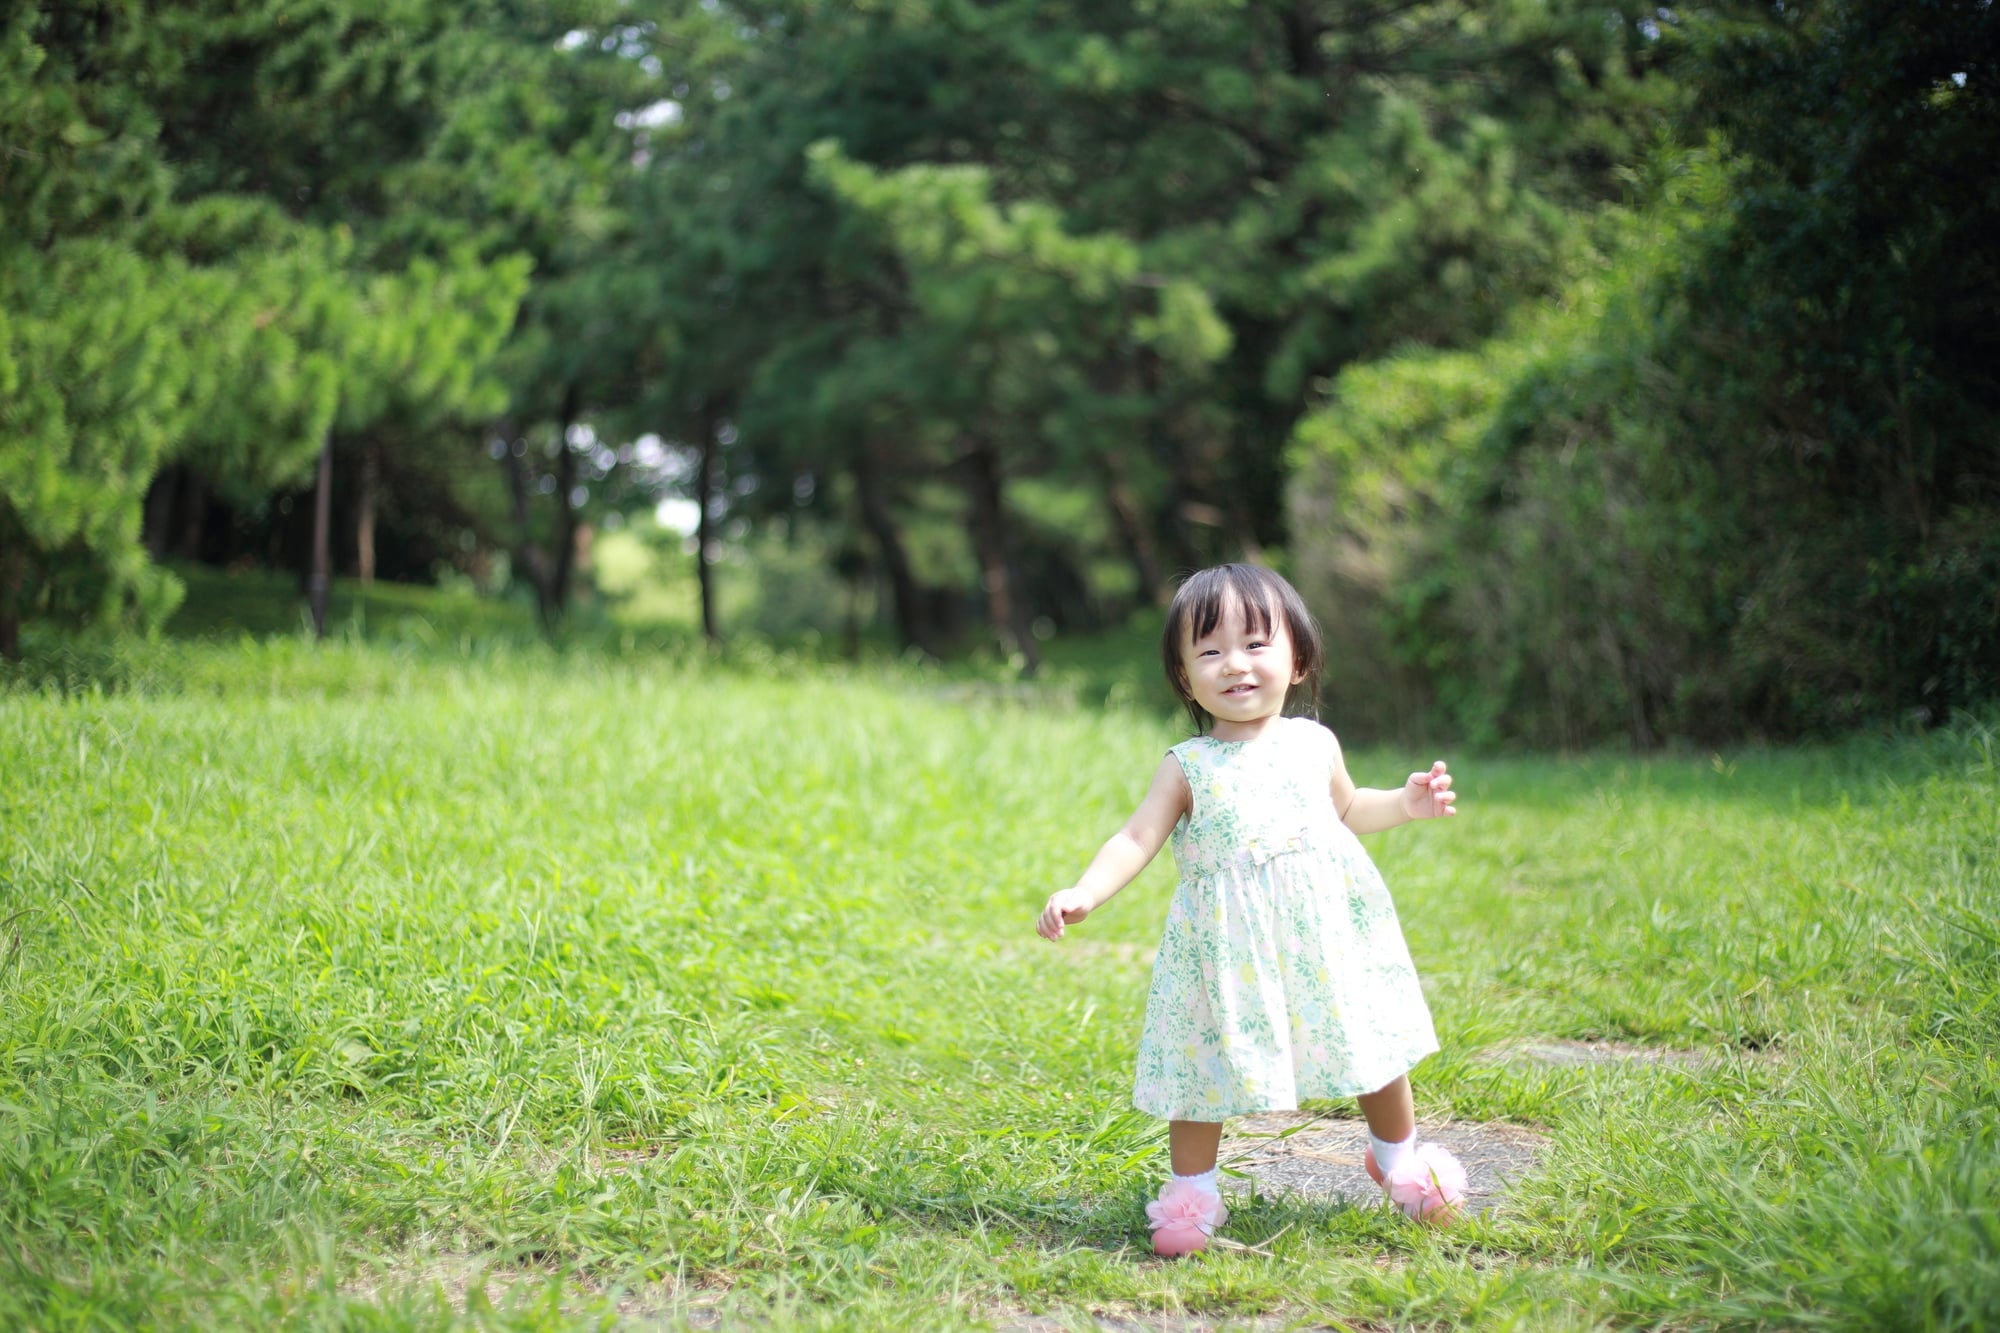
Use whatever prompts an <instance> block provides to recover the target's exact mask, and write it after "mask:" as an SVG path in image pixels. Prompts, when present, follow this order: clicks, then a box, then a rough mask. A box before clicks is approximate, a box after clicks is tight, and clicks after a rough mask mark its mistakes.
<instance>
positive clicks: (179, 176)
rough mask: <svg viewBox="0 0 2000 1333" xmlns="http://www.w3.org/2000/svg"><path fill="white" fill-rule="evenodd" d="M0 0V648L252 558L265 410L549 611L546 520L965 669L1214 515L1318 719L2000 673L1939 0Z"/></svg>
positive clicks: (848, 638) (155, 615)
mask: <svg viewBox="0 0 2000 1333" xmlns="http://www.w3.org/2000/svg"><path fill="white" fill-rule="evenodd" d="M0 13H4V14H5V18H4V20H0V145H4V149H5V151H4V152H0V650H6V651H8V652H15V651H18V629H17V626H18V624H19V622H20V620H21V619H22V618H23V617H27V618H30V619H34V620H37V621H41V622H46V623H50V624H56V623H65V622H74V621H76V620H79V619H86V618H96V619H103V618H105V617H107V616H111V617H114V618H116V617H123V618H124V619H125V620H126V621H127V622H128V623H129V622H130V621H133V620H137V621H139V622H141V623H158V622H159V621H160V620H161V619H163V618H164V617H165V616H167V615H168V614H169V613H170V612H171V610H172V607H173V602H174V598H175V587H176V585H175V580H174V578H173V576H172V575H171V573H168V572H165V568H163V564H162V562H166V565H167V567H171V566H172V565H173V564H174V562H186V561H201V562H206V563H210V564H217V565H229V566H242V565H246V564H249V565H262V566H268V567H273V568H282V569H286V570H291V571H299V572H300V573H301V574H303V572H304V570H305V568H306V565H307V561H308V559H309V557H310V546H311V518H312V510H313V508H314V505H313V503H312V500H313V496H312V494H311V487H312V485H313V480H314V475H315V473H314V464H315V462H316V460H317V459H319V458H320V457H321V455H322V454H324V455H325V456H326V458H327V459H328V461H329V463H330V470H329V476H330V490H329V493H328V496H327V499H328V504H329V512H330V513H331V514H332V515H333V517H334V523H333V534H332V554H333V558H334V561H335V563H336V565H337V567H338V570H339V572H340V573H342V574H343V575H346V576H350V577H357V578H361V579H373V578H384V579H397V580H409V581H448V582H468V581H469V582H472V583H474V584H477V585H479V586H481V587H484V588H487V589H488V590H491V591H495V592H501V593H506V594H508V595H516V596H521V597H525V598H529V599H532V601H533V603H534V605H535V607H536V609H537V612H538V614H539V616H540V617H541V619H542V621H543V623H544V624H545V625H546V626H547V627H548V628H549V630H550V631H551V632H557V631H559V630H560V629H561V627H562V625H563V623H564V620H565V617H566V616H567V615H568V614H569V613H570V607H571V604H572V602H573V601H574V599H575V596H576V593H577V590H578V589H579V588H581V587H590V586H595V580H587V579H585V578H584V577H583V575H582V573H581V567H582V566H583V565H584V564H585V563H586V562H589V561H591V560H592V558H593V551H594V550H595V548H597V547H600V546H604V545H605V543H604V542H603V541H600V540H599V539H600V538H603V537H605V535H606V534H611V535H612V536H611V540H612V543H613V545H615V546H617V548H618V550H617V552H616V553H615V554H616V558H615V559H613V560H611V564H613V565H617V566H618V567H619V569H620V570H622V571H623V572H622V573H621V572H615V571H613V570H611V569H609V568H607V569H606V571H605V575H606V579H607V580H608V581H607V582H606V584H605V585H604V586H606V587H607V588H611V587H614V586H615V587H616V588H618V589H620V590H623V591H625V592H628V593H629V592H630V591H631V589H632V587H633V586H634V584H633V581H634V580H640V581H643V578H644V575H643V574H641V573H634V572H633V571H635V570H642V569H643V568H646V567H651V568H654V569H658V568H662V567H665V566H667V565H670V564H671V563H672V562H674V561H685V568H687V569H688V570H689V571H691V572H690V576H689V582H690V583H691V584H692V585H693V592H691V594H690V598H691V604H690V606H689V609H688V614H689V615H690V618H691V621H692V623H694V624H697V625H699V626H700V627H701V628H702V629H703V630H704V631H705V632H706V633H707V634H708V635H710V636H711V637H718V636H720V635H721V634H723V633H724V632H726V631H727V630H729V629H731V628H732V627H738V628H744V629H751V630H756V631H758V632H761V633H766V634H777V635H786V634H796V633H800V632H808V631H809V632H816V633H819V634H821V635H822V636H825V639H826V640H827V641H831V642H837V643H842V644H845V645H847V647H848V649H849V650H855V649H856V648H857V647H858V645H859V644H860V643H861V642H862V641H863V640H864V639H867V638H870V637H883V638H886V639H887V640H889V641H890V642H892V643H894V644H896V645H898V646H902V647H907V648H910V649H913V650H916V651H921V652H924V653H928V654H932V655H950V654H955V653H965V652H979V651H990V652H994V653H997V654H999V655H1001V656H1002V657H1004V658H1006V659H1008V660H1011V661H1012V662H1014V663H1015V664H1016V665H1017V666H1018V667H1019V668H1020V669H1021V670H1024V671H1033V670H1034V669H1035V667H1036V664H1037V661H1038V657H1039V655H1040V647H1039V645H1040V644H1041V643H1042V642H1043V641H1044V640H1045V639H1047V638H1048V637H1049V636H1051V635H1056V634H1064V633H1076V632H1088V631H1094V630H1101V629H1105V628H1110V627H1117V626H1122V625H1125V624H1127V623H1128V622H1129V621H1131V619H1132V618H1133V617H1134V616H1137V617H1140V621H1139V623H1141V624H1143V623H1144V617H1145V616H1146V615H1147V614H1148V613H1149V611H1150V610H1151V609H1152V608H1155V607H1156V606H1157V605H1158V603H1159V601H1160V599H1161V598H1162V597H1163V596H1164V595H1165V594H1166V593H1167V592H1168V591H1170V589H1171V585H1172V579H1173V576H1174V574H1175V573H1176V572H1177V571H1179V570H1182V569H1185V568H1188V567H1192V566H1194V565H1198V564H1202V563H1207V562H1211V561H1214V560H1219V559H1236V558H1248V559H1259V560H1269V561H1272V562H1274V563H1277V564H1279V565H1280V566H1281V567H1282V568H1285V569H1286V570H1287V571H1288V572H1291V573H1292V574H1294V575H1295V576H1296V578H1297V579H1298V581H1299V582H1300V583H1301V586H1302V587H1303V588H1304V590H1305V591H1306V593H1307V595H1308V598H1309V600H1310V601H1311V602H1312V603H1313V604H1314V606H1315V608H1316V609H1317V610H1318V611H1319V612H1320V613H1321V614H1322V615H1323V616H1324V617H1325V618H1326V619H1327V621H1328V628H1329V631H1330V635H1331V638H1332V642H1333V645H1334V649H1335V652H1334V660H1335V663H1336V667H1335V670H1334V671H1333V672H1331V673H1330V676H1329V679H1328V681H1327V695H1328V699H1329V714H1328V715H1329V717H1330V719H1331V720H1333V721H1334V722H1335V724H1336V725H1337V726H1339V727H1340V728H1341V729H1342V730H1343V731H1344V732H1352V733H1356V734H1366V733H1367V732H1369V731H1370V730H1374V731H1377V732H1384V731H1397V732H1407V733H1415V732H1419V731H1435V730H1446V731H1449V732H1450V733H1452V734H1456V735H1461V736H1471V737H1474V738H1479V739H1486V740H1495V741H1497V740H1503V739H1528V740H1533V741H1539V742H1557V743H1588V742H1592V741H1596V740H1600V739H1606V738H1625V739H1629V740H1630V741H1631V742H1633V743H1635V744H1639V745H1651V744H1656V743H1659V742H1661V741H1663V740H1665V739H1668V738H1671V737H1677V736H1681V737H1694V738H1708V737H1713V736H1725V735H1741V734H1744V733H1746V732H1747V733H1761V734H1772V735H1791V734H1800V733H1807V732H1814V731H1823V730H1828V729H1833V728H1838V727H1843V726H1848V725H1853V724H1855V723H1858V722H1862V721H1867V720H1876V719H1882V718H1890V717H1908V716H1922V717H1924V718H1928V719H1932V720H1937V719H1942V718H1943V717H1944V716H1946V715H1947V714H1948V712H1949V711H1950V710H1951V709H1952V708H1954V707H1961V706H1970V705H1974V704H1977V703H1979V702H1980V701H1982V700H1990V699H1991V698H1993V697H1994V696H1995V695H1996V694H2000V545H1997V544H1996V542H2000V538H1996V537H1995V535H1994V534H1995V533H1996V532H2000V521H1996V519H2000V512H1996V511H2000V491H1996V486H2000V443H1996V435H1995V430H1994V427H1995V424H1996V423H1995V409H1996V399H1995V389H1996V386H1995V383H1994V374H1995V371H1994V367H1995V366H1996V364H2000V358H1996V356H1995V350H1996V349H1995V347H1994V344H1993V340H1994V336H1995V335H1994V331H1993V321H1992V319H1991V312H1992V310H1994V309H1995V308H1996V304H1997V302H1996V298H2000V290H1996V288H2000V271H1997V270H1996V264H1995V252H1994V245H1995V242H1994V241H1993V240H1992V239H1991V238H1992V237H1993V236H1996V235H2000V226H1996V225H1995V224H1996V222H2000V219H1996V218H1995V216H1994V214H1995V212H1996V190H2000V185H1996V180H1995V175H1994V173H1993V172H1992V171H1991V162H1990V158H1991V145H1992V144H1993V143H1995V142H2000V136H1996V133H1995V131H1996V129H2000V126H1996V124H1995V115H1996V113H1995V90H1994V79H1995V69H1994V64H1993V57H1994V53H1995V47H1996V41H1995V20H1994V17H1993V14H1992V10H1991V6H1990V5H1986V4H1983V3H1980V2H1979V0H1936V2H1935V3H1901V4H1897V3H1890V2H1889V0H1838V2H1835V0H1819V2H1813V0H1808V2H1807V3H1787V4H1786V5H1783V6H1778V5H1769V6H1765V5H1755V4H1723V5H1712V6H1705V7H1701V8H1697V9H1675V10H1664V9H1659V8H1656V7H1654V6H1650V5H1642V4H1625V3H1592V4H1586V3H1578V2H1576V0H1542V2H1540V3H1532V4H1528V3H1522V4H1514V3H1496V4H1481V5H1465V4H1458V3H1441V2H1437V0H1418V3H1405V2H1402V0H1394V2H1391V0H1294V2H1292V3H1276V2H1275V0H1269V2H1260V0H1246V3H1243V4H1238V5H1230V6H1220V5H1212V4H1206V3H1182V2H1177V0H1123V2H1121V3H1091V2H1084V3H1043V2H1040V0H1037V2H1036V3H1028V2H1027V0H999V2H998V3H977V4H975V3H971V2H970V0H923V2H922V3H915V2H912V3H879V4H877V3H856V4H840V5H832V4H825V3H822V2H821V0H786V2H784V3H771V4H755V3H728V2H727V0H706V2H702V0H689V2H688V3H679V2H678V0H511V2H507V3H503V2H502V0H485V2H483V3H480V2H475V3H468V4H454V5H451V6H446V5H443V4H440V3H434V2H432V0H394V2H393V3H385V2H382V0H372V2H367V3H364V2H363V0H344V2H343V0H313V2H312V3H294V2H285V3H280V2H279V0H235V3H208V4H195V3H182V4H170V3H151V4H126V3H120V4H110V3H91V0H82V2H81V3H74V4H64V5H61V6H56V5H49V4H21V3H16V4H13V5H9V6H6V7H4V8H0ZM663 502H664V503H663ZM656 506H657V507H658V511H659V513H660V514H661V515H664V516H666V517H668V518H672V519H673V520H674V521H675V522H676V523H677V524H678V525H679V526H680V527H682V528H685V529H686V530H687V538H686V540H687V543H688V545H689V547H690V548H691V549H690V550H689V551H688V552H686V554H685V555H683V554H682V552H681V550H680V542H681V538H680V537H679V536H678V535H677V534H676V533H667V532H662V531H661V530H660V529H659V528H658V526H657V524H656V520H655V517H654V513H655V509H656ZM655 533H658V534H659V535H658V536H654V535H652V534H655ZM604 554H605V555H607V556H611V555H613V554H614V552H612V551H610V550H609V549H607V550H606V551H605V552H604ZM180 567H182V568H186V567H187V566H186V565H185V564H184V563H183V564H181V565H180ZM621 580H622V582H621ZM732 588H733V589H734V590H735V591H734V592H732V591H731V589H732ZM732 597H733V598H734V599H735V600H732Z"/></svg>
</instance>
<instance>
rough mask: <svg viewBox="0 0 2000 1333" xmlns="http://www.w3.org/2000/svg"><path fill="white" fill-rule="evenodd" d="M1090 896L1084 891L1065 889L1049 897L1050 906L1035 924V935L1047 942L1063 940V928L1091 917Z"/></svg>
mask: <svg viewBox="0 0 2000 1333" xmlns="http://www.w3.org/2000/svg"><path fill="white" fill-rule="evenodd" d="M1092 905H1093V904H1092V903H1091V901H1090V895H1089V894H1087V893H1085V892H1084V891H1083V890H1082V889H1063V890H1061V891H1060V892H1057V893H1052V894H1050V895H1049V903H1048V906H1046V907H1044V908H1043V909H1042V915H1041V917H1040V919H1038V920H1037V921H1036V922H1035V933H1036V934H1037V935H1040V936H1041V937H1042V938H1043V939H1045V940H1059V939H1061V938H1062V933H1063V927H1064V926H1073V925H1075V924H1076V923H1077V922H1079V921H1081V920H1083V919H1084V918H1085V917H1087V916H1089V915H1090V911H1091V907H1092Z"/></svg>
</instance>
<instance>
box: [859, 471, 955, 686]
mask: <svg viewBox="0 0 2000 1333" xmlns="http://www.w3.org/2000/svg"><path fill="white" fill-rule="evenodd" d="M854 489H855V491H856V493H857V494H858V495H859V497H860V500H861V523H862V526H863V527H865V528H867V529H868V535H869V536H870V537H873V538H874V539H875V549H876V550H877V551H879V552H880V553H881V556H882V567H883V568H884V569H885V570H886V571H887V572H888V575H889V599H890V601H891V602H892V603H894V611H895V616H896V633H897V634H898V635H899V636H900V637H901V638H902V640H903V646H904V647H905V648H909V647H915V648H919V649H921V650H922V651H923V652H925V653H927V654H929V655H930V656H932V657H936V656H938V655H939V654H938V651H937V645H936V643H935V642H934V641H933V640H932V638H931V633H930V625H929V623H928V621H927V620H926V619H925V613H924V605H923V595H922V593H921V592H920V591H919V589H918V588H917V579H916V575H915V574H913V573H911V572H910V553H909V551H908V550H906V549H905V548H904V546H903V534H902V533H901V532H900V531H898V530H897V528H896V516H895V514H894V513H893V512H892V511H891V510H890V508H889V497H888V495H887V493H886V492H885V491H884V490H883V487H882V473H881V471H880V469H879V467H878V465H877V464H876V461H875V451H874V449H873V448H872V447H870V446H869V445H867V444H863V445H862V446H861V447H860V448H859V449H857V450H856V451H855V454H854Z"/></svg>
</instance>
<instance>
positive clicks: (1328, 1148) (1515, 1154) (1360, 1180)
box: [1222, 1111, 1548, 1212]
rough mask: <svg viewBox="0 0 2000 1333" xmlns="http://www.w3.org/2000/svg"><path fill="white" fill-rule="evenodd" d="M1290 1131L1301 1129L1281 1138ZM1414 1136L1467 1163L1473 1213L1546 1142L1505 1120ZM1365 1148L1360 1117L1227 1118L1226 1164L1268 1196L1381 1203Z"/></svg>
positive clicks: (1424, 1129)
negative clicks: (1364, 1159) (1364, 1160)
mask: <svg viewBox="0 0 2000 1333" xmlns="http://www.w3.org/2000/svg"><path fill="white" fill-rule="evenodd" d="M1286 1130H1294V1131H1296V1132H1294V1133H1291V1134H1288V1135H1285V1137H1283V1138H1280V1137H1277V1136H1278V1135H1281V1134H1285V1131H1286ZM1417 1133H1418V1136H1419V1137H1420V1138H1422V1139H1424V1140H1425V1141H1428V1142H1431V1143H1436V1144H1440V1145H1442V1146H1443V1147H1445V1148H1448V1149H1450V1150H1451V1152H1452V1153H1453V1155H1455V1156H1456V1157H1457V1158H1458V1160H1459V1161H1460V1162H1462V1163H1464V1164H1465V1174H1466V1191H1465V1196H1466V1197H1465V1207H1466V1209H1467V1211H1469V1212H1485V1211H1487V1210H1488V1209H1491V1208H1492V1207H1494V1205H1495V1204H1497V1203H1498V1202H1499V1200H1500V1197H1501V1195H1502V1194H1503V1193H1504V1191H1505V1189H1506V1186H1507V1182H1508V1181H1510V1180H1514V1179H1516V1178H1518V1177H1520V1176H1522V1175H1524V1174H1526V1173H1527V1172H1528V1171H1530V1170H1532V1169H1533V1168H1534V1166H1535V1163H1536V1162H1537V1161H1538V1160H1539V1158H1540V1156H1541V1152H1542V1149H1543V1148H1544V1147H1545V1146H1546V1145H1547V1142H1548V1141H1547V1140H1546V1139H1544V1138H1543V1137H1542V1136H1541V1135H1540V1134H1537V1133H1535V1132H1534V1131H1533V1130H1531V1129H1524V1128H1522V1127H1521V1126H1519V1125H1509V1124H1506V1123H1504V1122H1501V1121H1487V1122H1484V1123H1475V1122H1470V1121H1451V1122H1447V1123H1430V1122H1419V1124H1418V1126H1417ZM1367 1147H1368V1126H1367V1125H1366V1124H1365V1123H1364V1122H1362V1121H1360V1120H1337V1119H1331V1118H1328V1117H1323V1116H1315V1115H1314V1114H1312V1113H1311V1112H1308V1111H1267V1112H1264V1113H1263V1114H1261V1115H1250V1116H1244V1117H1243V1118H1242V1119H1241V1120H1235V1121H1231V1122H1230V1127H1229V1132H1228V1135H1227V1137H1225V1138H1224V1139H1223V1141H1222V1161H1223V1163H1224V1165H1226V1166H1228V1167H1230V1168H1232V1169H1234V1170H1237V1171H1241V1172H1243V1173H1244V1174H1246V1175H1248V1176H1249V1177H1250V1178H1251V1179H1252V1180H1254V1181H1255V1182H1256V1183H1257V1187H1258V1188H1259V1189H1261V1190H1264V1191H1266V1192H1268V1193H1272V1194H1290V1195H1296V1196H1299V1197H1302V1198H1306V1199H1313V1200H1321V1201H1325V1202H1329V1203H1332V1202H1341V1203H1351V1204H1354V1205H1356V1206H1357V1207H1363V1208H1368V1207H1373V1206H1374V1205H1376V1204H1378V1203H1380V1202H1381V1200H1382V1187H1381V1186H1379V1185H1377V1184H1376V1183H1375V1182H1374V1181H1372V1180H1370V1179H1369V1178H1368V1172H1367V1169H1366V1168H1365V1167H1363V1166H1362V1163H1361V1154H1362V1152H1363V1151H1364V1150H1365V1149H1366V1148H1367ZM1224 1179H1225V1180H1227V1179H1228V1177H1224ZM1237 1188H1241V1185H1240V1182H1239V1183H1238V1184H1237Z"/></svg>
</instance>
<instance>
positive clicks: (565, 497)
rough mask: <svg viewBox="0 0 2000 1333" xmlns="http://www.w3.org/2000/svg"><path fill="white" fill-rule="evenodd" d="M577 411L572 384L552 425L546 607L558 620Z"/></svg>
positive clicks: (570, 562)
mask: <svg viewBox="0 0 2000 1333" xmlns="http://www.w3.org/2000/svg"><path fill="white" fill-rule="evenodd" d="M579 411H580V405H579V398H578V395H577V391H576V386H575V385H574V384H572V385H571V386H570V387H569V388H568V389H566V390H564V391H563V400H562V410H561V412H560V415H559V420H558V422H557V424H556V533H555V540H554V542H552V543H551V544H552V545H553V546H554V547H555V552H554V555H555V562H554V568H553V569H551V570H550V572H549V607H550V610H551V611H553V612H554V615H555V619H556V620H557V621H560V620H561V619H562V618H563V616H564V615H565V614H566V613H567V612H568V611H569V585H570V582H571V576H572V574H573V573H574V571H575V569H576V506H574V505H572V504H571V503H570V499H569V497H570V492H572V491H574V490H575V489H576V454H575V453H574V452H573V451H572V450H571V449H570V447H569V432H570V427H572V426H574V425H576V418H577V414H578V412H579Z"/></svg>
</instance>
